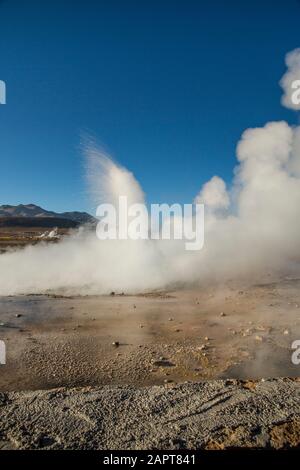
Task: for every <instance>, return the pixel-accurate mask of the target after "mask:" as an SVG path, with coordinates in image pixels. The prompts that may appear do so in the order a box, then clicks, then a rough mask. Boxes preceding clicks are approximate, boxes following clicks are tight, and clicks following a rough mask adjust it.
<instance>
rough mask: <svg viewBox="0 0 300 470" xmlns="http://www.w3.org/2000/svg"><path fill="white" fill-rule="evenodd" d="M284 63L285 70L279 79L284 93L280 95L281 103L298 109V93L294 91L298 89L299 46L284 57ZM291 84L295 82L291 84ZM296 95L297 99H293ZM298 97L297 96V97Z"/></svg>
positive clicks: (299, 101)
mask: <svg viewBox="0 0 300 470" xmlns="http://www.w3.org/2000/svg"><path fill="white" fill-rule="evenodd" d="M285 63H286V66H287V72H286V73H285V74H284V76H283V77H282V79H281V81H280V85H281V86H282V88H283V91H284V95H283V97H282V100H281V102H282V104H283V106H285V107H286V108H290V109H294V110H296V111H299V110H300V93H299V91H296V88H295V87H296V85H297V89H298V90H299V83H300V48H298V49H295V50H294V51H291V52H289V53H288V54H287V55H286V57H285ZM293 84H295V85H294V86H293ZM293 97H295V98H296V97H297V99H296V100H295V99H293ZM298 97H299V98H298Z"/></svg>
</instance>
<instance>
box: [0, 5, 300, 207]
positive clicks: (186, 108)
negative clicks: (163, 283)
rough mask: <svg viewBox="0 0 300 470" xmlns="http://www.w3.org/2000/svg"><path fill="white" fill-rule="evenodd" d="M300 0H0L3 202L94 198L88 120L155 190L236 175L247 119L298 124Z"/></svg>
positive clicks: (194, 187) (160, 198)
mask: <svg viewBox="0 0 300 470" xmlns="http://www.w3.org/2000/svg"><path fill="white" fill-rule="evenodd" d="M299 20H300V2H299V1H298V0H285V1H283V0H281V1H280V0H279V1H276V2H275V1H269V0H260V1H257V0H252V1H249V2H248V1H243V2H238V1H236V0H235V1H234V0H226V1H225V0H223V1H221V0H216V1H211V0H210V1H209V0H207V1H204V0H203V1H201V0H198V1H195V0H194V1H192V0H181V1H176V0H172V1H171V0H160V1H158V0H152V1H148V0H143V1H130V0H129V1H126V0H123V1H121V0H120V1H118V0H103V1H101V0H98V1H95V0H94V1H93V0H85V1H80V0H77V1H71V0H69V1H68V0H59V1H58V0H52V1H50V0H49V1H43V2H41V1H34V0H27V1H26V2H24V1H22V0H2V1H1V0H0V79H1V80H4V81H5V82H6V85H7V104H6V105H1V106H0V161H1V169H0V204H6V203H7V204H18V203H36V204H39V205H41V206H43V207H45V208H47V209H51V210H57V211H64V210H89V211H92V206H91V203H90V201H89V199H88V196H87V193H86V188H85V183H84V179H83V177H82V173H83V167H84V161H83V156H82V149H81V145H80V142H81V135H82V133H90V134H91V135H93V136H94V137H96V138H97V139H98V141H99V142H100V143H101V144H102V145H103V146H104V147H105V148H106V149H107V150H108V151H109V152H110V153H111V154H112V155H113V156H114V158H116V159H117V160H118V161H119V162H120V163H121V164H123V165H125V166H126V167H128V168H129V169H130V170H132V171H133V172H134V173H135V175H136V177H137V178H138V180H139V181H140V182H141V184H142V186H143V189H144V191H145V192H146V194H147V198H148V201H149V202H167V203H171V202H190V201H191V200H192V199H193V198H194V196H195V194H196V193H197V192H198V190H199V189H200V187H201V185H202V184H203V183H204V182H205V181H207V180H208V179H209V178H211V177H212V176H213V175H215V174H218V175H220V176H221V177H223V178H224V179H225V180H226V182H227V183H230V181H231V179H232V171H233V168H234V166H235V163H236V161H235V147H236V144H237V141H238V139H239V138H240V135H241V133H242V132H243V130H244V129H246V128H248V127H252V126H261V125H264V123H265V122H267V121H271V120H282V119H285V120H287V121H288V122H290V123H296V117H295V113H293V112H292V111H289V110H286V109H284V108H282V107H281V106H280V96H281V89H280V87H279V86H278V81H279V79H280V78H281V76H282V75H283V73H284V71H285V65H284V56H285V54H286V52H288V51H290V50H292V49H294V48H296V47H299V46H300V35H299Z"/></svg>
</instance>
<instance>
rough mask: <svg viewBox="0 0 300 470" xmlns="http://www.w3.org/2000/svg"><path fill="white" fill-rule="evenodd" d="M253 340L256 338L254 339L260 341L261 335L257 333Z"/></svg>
mask: <svg viewBox="0 0 300 470" xmlns="http://www.w3.org/2000/svg"><path fill="white" fill-rule="evenodd" d="M255 340H256V341H262V340H263V337H262V336H259V335H257V336H255Z"/></svg>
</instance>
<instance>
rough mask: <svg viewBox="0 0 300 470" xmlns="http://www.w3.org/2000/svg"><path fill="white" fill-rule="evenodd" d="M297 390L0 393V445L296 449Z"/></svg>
mask: <svg viewBox="0 0 300 470" xmlns="http://www.w3.org/2000/svg"><path fill="white" fill-rule="evenodd" d="M299 392H300V381H298V380H297V379H294V380H291V379H269V380H266V381H257V382H254V381H236V380H213V381H206V382H199V383H193V384H192V383H187V384H181V385H172V384H170V385H164V386H152V387H144V388H134V387H128V386H127V387H126V386H124V387H110V386H105V387H95V388H92V387H86V388H79V389H66V388H60V389H55V390H50V391H35V392H34V391H31V392H9V393H2V394H1V395H0V430H1V431H0V439H1V448H2V449H41V448H43V449H111V450H113V449H122V450H125V449H149V450H150V449H186V448H188V449H226V448H271V449H281V448H296V447H299V446H300V394H299Z"/></svg>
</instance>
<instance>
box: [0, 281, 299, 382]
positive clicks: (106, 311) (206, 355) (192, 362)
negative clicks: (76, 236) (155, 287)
mask: <svg viewBox="0 0 300 470" xmlns="http://www.w3.org/2000/svg"><path fill="white" fill-rule="evenodd" d="M299 286H300V280H299V279H298V278H293V279H283V280H281V281H280V282H267V283H261V284H254V285H243V286H235V285H232V284H231V285H226V286H224V285H222V286H216V287H211V286H210V287H203V288H201V289H200V288H198V289H194V290H182V291H173V292H167V293H161V292H160V293H150V294H147V295H143V296H142V295H140V296H132V295H121V294H120V295H118V293H116V294H115V295H113V296H110V295H108V296H102V297H101V296H98V297H93V296H90V297H88V296H87V297H64V296H59V295H31V296H19V297H2V298H0V339H1V340H3V341H5V344H6V349H7V362H6V365H5V366H0V391H16V390H39V389H50V388H56V387H77V386H86V385H93V386H98V385H99V386H102V385H134V386H136V387H140V386H151V385H162V384H164V383H165V382H173V383H182V382H184V381H186V380H189V381H199V380H207V379H214V378H230V377H231V378H261V377H279V376H283V377H285V376H294V377H297V376H299V371H300V366H297V365H294V364H293V363H292V361H291V356H292V352H293V351H292V349H291V345H292V343H293V341H295V340H298V339H300V308H299V305H300V294H299V292H300V291H299Z"/></svg>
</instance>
